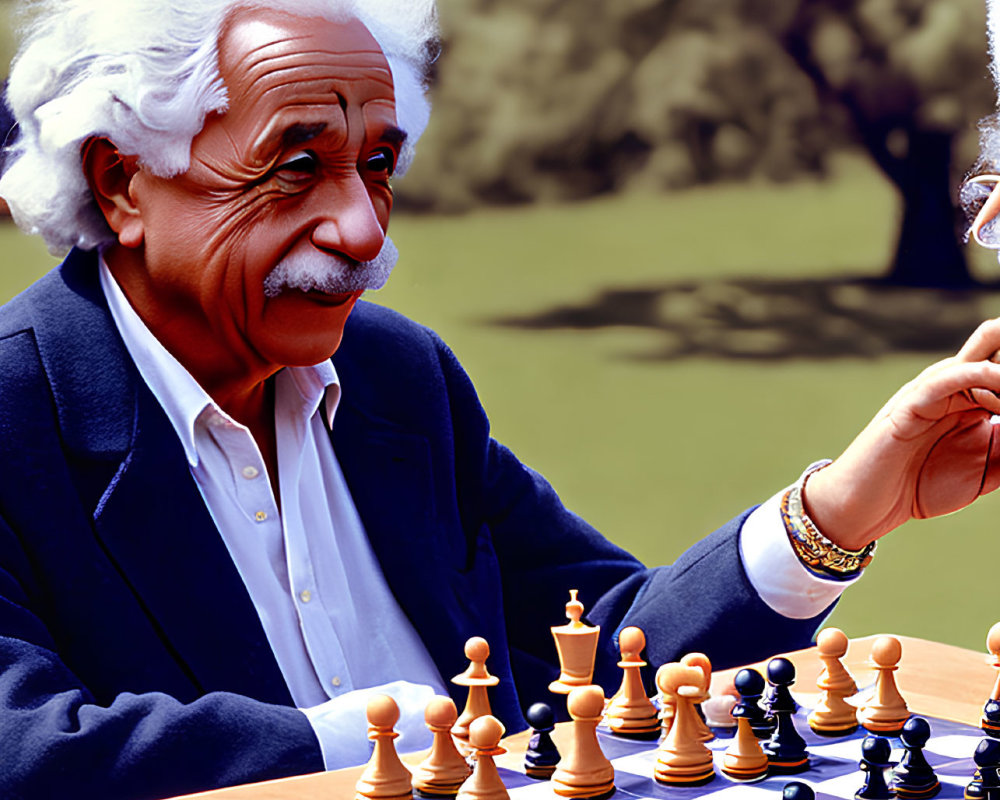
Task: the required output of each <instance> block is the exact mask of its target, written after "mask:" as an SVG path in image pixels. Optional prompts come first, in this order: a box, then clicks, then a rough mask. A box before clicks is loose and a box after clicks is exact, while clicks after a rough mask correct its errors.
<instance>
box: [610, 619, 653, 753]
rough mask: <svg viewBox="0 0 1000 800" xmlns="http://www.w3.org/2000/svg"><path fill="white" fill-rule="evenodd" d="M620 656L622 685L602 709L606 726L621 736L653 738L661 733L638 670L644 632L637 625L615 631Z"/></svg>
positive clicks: (640, 667)
mask: <svg viewBox="0 0 1000 800" xmlns="http://www.w3.org/2000/svg"><path fill="white" fill-rule="evenodd" d="M618 646H619V648H620V649H621V654H622V658H621V661H619V662H618V666H619V667H621V669H622V685H621V688H620V689H619V690H618V692H617V693H616V694H615V695H614V697H612V698H611V701H610V702H609V703H608V707H607V709H606V710H605V712H604V721H605V722H606V723H607V726H608V727H609V728H610V729H611V730H612V731H613V732H614V733H617V734H618V735H620V736H632V737H636V738H656V737H657V736H659V733H660V720H659V718H658V717H657V712H656V706H654V705H653V704H652V702H651V701H650V699H649V698H648V697H647V696H646V689H645V687H644V686H643V685H642V675H641V674H640V671H641V670H642V668H643V667H644V666H646V662H645V661H643V660H642V658H641V654H642V650H643V648H644V647H645V646H646V636H645V634H644V633H643V632H642V631H641V630H640V629H639V628H636V627H628V628H624V629H622V632H621V633H619V634H618Z"/></svg>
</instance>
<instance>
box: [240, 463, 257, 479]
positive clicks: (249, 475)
mask: <svg viewBox="0 0 1000 800" xmlns="http://www.w3.org/2000/svg"><path fill="white" fill-rule="evenodd" d="M258 475H260V470H259V469H257V467H254V466H249V467H243V477H244V478H246V479H247V480H251V479H253V478H256V477H257V476H258Z"/></svg>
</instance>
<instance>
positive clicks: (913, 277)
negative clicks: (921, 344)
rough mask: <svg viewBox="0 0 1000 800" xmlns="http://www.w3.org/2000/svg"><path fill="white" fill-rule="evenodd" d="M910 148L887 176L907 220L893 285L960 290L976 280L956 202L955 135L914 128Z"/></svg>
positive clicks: (890, 277)
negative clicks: (963, 241)
mask: <svg viewBox="0 0 1000 800" xmlns="http://www.w3.org/2000/svg"><path fill="white" fill-rule="evenodd" d="M907 136H908V141H909V146H908V147H907V152H906V154H905V155H904V156H901V157H900V158H898V159H897V161H896V164H895V165H894V169H893V170H892V171H891V172H889V171H887V174H889V175H890V177H891V178H892V180H893V182H894V183H895V184H896V186H897V188H898V189H899V191H900V194H901V196H902V201H903V221H902V225H901V226H900V232H899V240H898V242H897V244H896V256H895V258H894V259H893V265H892V270H891V271H890V273H889V275H888V276H887V280H888V281H889V282H890V283H896V284H901V285H904V286H932V287H938V288H945V289H950V288H957V287H963V286H970V285H971V284H972V283H973V280H972V276H971V275H970V273H969V267H968V264H967V263H966V260H965V254H964V253H963V251H962V247H961V245H960V244H959V240H958V231H957V227H956V211H955V207H954V205H953V204H952V192H951V189H952V187H951V154H952V136H951V135H950V134H947V133H941V132H936V131H922V130H915V129H912V128H911V129H910V130H908V131H907Z"/></svg>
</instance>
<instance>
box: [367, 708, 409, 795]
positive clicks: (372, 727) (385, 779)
mask: <svg viewBox="0 0 1000 800" xmlns="http://www.w3.org/2000/svg"><path fill="white" fill-rule="evenodd" d="M365 716H366V717H367V718H368V738H369V739H373V740H374V741H375V749H374V750H373V751H372V756H371V759H369V761H368V766H367V767H365V771H364V772H363V773H362V774H361V777H360V778H358V782H357V784H355V787H354V790H355V792H356V794H355V795H354V798H355V800H410V798H412V797H413V786H412V784H411V778H410V771H409V770H408V769H407V768H406V767H405V766H403V762H402V761H400V760H399V756H398V755H397V754H396V746H395V745H394V744H393V741H392V740H393V739H395V738H396V737H397V736H399V734H398V733H396V732H395V731H394V730H393V726H394V725H395V724H396V723H397V722H399V706H397V705H396V701H395V700H393V699H392V698H391V697H389V695H386V694H377V695H375V696H374V697H372V698H371V700H369V701H368V705H367V706H366V707H365Z"/></svg>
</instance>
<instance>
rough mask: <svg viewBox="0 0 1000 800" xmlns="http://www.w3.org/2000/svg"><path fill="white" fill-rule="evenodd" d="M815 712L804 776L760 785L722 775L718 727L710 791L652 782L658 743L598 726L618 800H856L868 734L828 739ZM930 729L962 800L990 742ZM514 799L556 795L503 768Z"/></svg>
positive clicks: (723, 740)
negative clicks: (809, 796) (799, 797)
mask: <svg viewBox="0 0 1000 800" xmlns="http://www.w3.org/2000/svg"><path fill="white" fill-rule="evenodd" d="M807 713H808V709H800V710H799V711H798V713H797V714H796V715H795V726H796V728H797V730H798V731H799V733H800V734H801V735H802V737H803V738H804V739H805V740H806V742H807V745H808V748H809V769H808V770H807V771H805V772H801V773H799V774H797V775H791V776H789V775H776V776H768V777H767V778H765V779H764V780H762V781H758V782H756V783H740V782H737V781H733V780H731V779H730V778H727V777H726V776H725V775H723V774H722V770H721V764H722V757H723V754H724V753H725V751H726V748H728V747H729V744H730V742H731V741H732V736H733V732H734V731H733V730H730V731H724V730H720V729H715V733H716V739H715V740H714V741H711V742H709V743H708V745H707V746H708V747H709V748H710V749H711V750H712V751H713V755H714V757H715V771H716V777H715V779H714V780H712V781H711V782H709V783H707V784H705V785H704V786H698V787H691V788H687V787H683V788H682V787H676V786H664V785H662V784H660V783H657V782H656V781H655V780H653V777H652V776H653V766H654V764H655V762H656V742H639V741H632V740H628V739H622V738H620V737H617V736H614V735H613V734H612V733H610V732H609V731H607V730H605V729H603V728H599V729H598V736H599V739H600V743H601V748H602V749H603V750H604V754H605V755H606V756H607V757H608V758H609V759H610V760H611V762H612V764H613V765H614V768H615V786H616V787H617V791H616V793H615V795H614V798H615V800H618V799H619V798H620V799H621V800H627V798H673V800H694V799H695V798H697V799H698V800H707V799H710V800H775V799H776V798H779V799H780V796H781V790H782V788H783V787H784V785H785V784H786V783H788V782H789V781H793V780H795V781H802V782H803V783H807V784H809V785H810V786H812V788H813V789H814V790H815V791H816V797H817V800H853V798H854V793H855V792H856V791H857V790H858V789H860V788H861V786H862V784H863V783H864V774H863V773H862V772H861V771H860V770H859V769H858V760H859V758H860V756H861V740H862V739H863V738H864V737H865V736H866V735H867V733H866V731H864V730H862V729H859V730H858V731H857V732H856V733H853V734H851V735H850V736H846V737H841V738H828V737H824V736H818V735H816V734H815V733H813V732H812V730H810V728H809V725H808V724H807V722H806V714H807ZM925 719H927V721H928V723H930V726H931V738H930V740H929V741H928V742H927V746H926V748H924V754H925V755H926V756H927V760H928V761H929V762H930V764H931V766H932V767H934V770H935V772H936V773H937V776H938V780H940V781H941V792H940V794H938V795H937V796H938V797H939V798H945V800H947V799H948V798H952V799H954V798H960V797H962V795H963V790H964V789H965V785H966V784H967V783H968V782H969V780H970V779H971V778H972V774H973V773H974V772H975V764H974V763H973V761H972V754H973V753H974V752H975V749H976V745H977V744H979V742H980V740H981V739H982V738H983V732H982V731H981V730H979V729H978V728H973V727H971V726H969V725H963V724H961V723H958V722H949V721H947V720H939V719H934V718H933V717H925ZM890 741H891V742H892V743H893V763H895V762H897V761H898V760H899V758H900V756H901V755H902V749H901V747H900V743H899V739H898V738H890ZM500 772H501V776H502V777H503V780H504V783H505V784H506V786H507V789H508V791H509V792H510V796H511V800H535V798H546V800H552V798H554V797H557V795H556V794H555V793H554V792H553V791H552V788H551V786H550V785H549V783H548V781H538V780H534V779H532V778H529V777H527V776H526V775H524V773H522V772H519V771H516V770H512V769H504V768H501V770H500Z"/></svg>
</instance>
